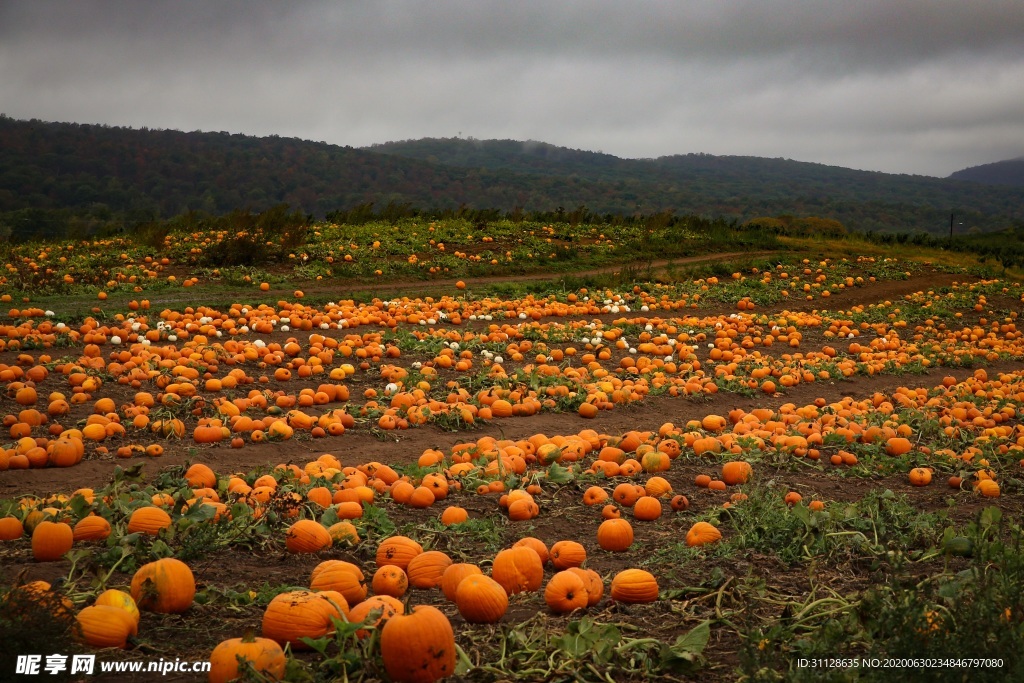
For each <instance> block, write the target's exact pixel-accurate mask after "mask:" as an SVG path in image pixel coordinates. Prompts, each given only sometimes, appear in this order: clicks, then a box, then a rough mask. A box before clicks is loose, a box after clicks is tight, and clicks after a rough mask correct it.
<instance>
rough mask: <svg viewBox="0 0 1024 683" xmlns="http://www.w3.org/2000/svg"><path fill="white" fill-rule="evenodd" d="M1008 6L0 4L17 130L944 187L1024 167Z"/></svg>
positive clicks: (1011, 7) (1017, 8)
mask: <svg viewBox="0 0 1024 683" xmlns="http://www.w3.org/2000/svg"><path fill="white" fill-rule="evenodd" d="M1022 39H1024V3H1020V2H971V3H965V2H937V1H935V0H929V1H916V2H915V1H892V0H890V1H878V0H858V1H857V2H810V1H804V2H799V1H796V0H786V1H781V0H780V1H778V2H767V1H765V0H745V1H733V2H713V3H711V2H645V3H642V4H641V3H633V2H630V3H622V2H610V1H606V2H596V1H595V2H565V1H562V2H558V3H549V2H525V3H524V2H516V3H510V2H496V1H490V2H488V1H484V0H475V1H465V2H441V3H437V2H395V1H385V2H289V3H283V2H276V1H273V2H270V1H267V2H242V1H234V2H199V1H196V2H180V1H177V2H144V3H137V2H101V1H81V0H79V1H76V2H73V3H67V2H50V1H47V0H42V1H40V0H31V1H29V0H7V1H5V2H3V3H0V110H2V111H4V112H5V113H7V114H9V115H11V116H16V117H20V118H31V117H34V118H42V119H47V120H62V121H79V122H89V123H109V124H112V125H132V126H148V127H153V128H180V129H183V130H196V129H201V130H228V131H232V132H244V133H250V134H257V135H266V134H275V133H276V134H280V135H283V136H295V137H303V138H309V139H316V140H325V141H328V142H332V143H336V144H349V145H365V144H370V143H373V142H383V141H386V140H393V139H405V138H415V137H422V136H452V135H455V134H457V133H458V132H460V131H461V132H462V133H463V134H464V135H473V136H475V137H478V138H490V137H499V138H516V139H527V138H531V139H538V140H545V141H548V142H552V143H554V144H561V145H567V146H571V147H579V148H585V149H602V150H604V151H605V152H609V153H613V154H617V155H620V156H627V157H650V156H659V155H663V154H674V153H685V152H691V151H703V152H711V153H715V154H750V155H758V156H773V157H774V156H785V157H790V158H796V159H802V160H808V161H818V162H822V163H829V164H835V165H844V166H852V167H856V168H868V169H876V170H885V171H891V172H908V173H925V174H932V175H946V174H948V173H950V172H951V171H953V170H956V169H958V168H961V167H963V166H967V165H974V164H978V163H984V162H987V161H995V160H998V159H1003V158H1008V157H1012V156H1017V155H1019V154H1021V153H1024V50H1022V49H1021V47H1022V45H1021V43H1022Z"/></svg>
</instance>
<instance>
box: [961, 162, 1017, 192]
mask: <svg viewBox="0 0 1024 683" xmlns="http://www.w3.org/2000/svg"><path fill="white" fill-rule="evenodd" d="M949 177H950V178H955V179H956V180H971V181H974V182H976V183H987V184H989V185H1015V186H1017V187H1024V157H1020V158H1019V159H1007V160H1006V161H997V162H995V163H993V164H982V165H981V166H971V167H970V168H965V169H963V170H960V171H957V172H955V173H953V174H952V175H950V176H949Z"/></svg>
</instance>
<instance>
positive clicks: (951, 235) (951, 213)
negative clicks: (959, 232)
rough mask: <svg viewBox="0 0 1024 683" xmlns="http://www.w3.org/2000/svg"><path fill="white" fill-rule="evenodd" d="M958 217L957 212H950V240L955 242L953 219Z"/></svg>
mask: <svg viewBox="0 0 1024 683" xmlns="http://www.w3.org/2000/svg"><path fill="white" fill-rule="evenodd" d="M954 216H956V213H955V212H952V211H950V213H949V239H950V241H952V240H953V218H954Z"/></svg>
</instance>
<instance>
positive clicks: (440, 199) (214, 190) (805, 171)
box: [0, 116, 1024, 239]
mask: <svg viewBox="0 0 1024 683" xmlns="http://www.w3.org/2000/svg"><path fill="white" fill-rule="evenodd" d="M371 202H372V203H373V204H374V205H375V206H376V207H377V208H378V209H380V208H383V207H384V206H386V205H389V204H394V205H400V206H409V207H415V208H418V209H423V210H446V209H447V210H455V209H458V208H459V207H463V206H464V207H468V208H471V209H498V210H500V211H502V212H511V211H512V210H513V209H517V208H519V209H523V210H525V211H535V212H554V211H556V209H559V208H563V209H564V210H565V211H567V212H569V211H573V210H574V209H576V208H578V207H580V206H585V207H586V208H587V210H588V211H589V212H590V213H591V214H597V215H601V216H606V215H609V214H620V215H634V214H638V213H644V214H650V213H655V212H659V211H671V212H674V213H676V214H679V215H682V214H700V215H705V216H709V217H723V218H726V219H734V220H737V221H746V220H749V219H751V218H754V217H758V216H776V215H780V214H791V215H794V216H798V217H799V216H820V217H823V218H832V219H836V220H839V221H841V222H842V223H843V224H845V225H846V226H847V227H848V228H849V229H854V230H875V231H907V230H924V231H928V232H934V233H940V232H942V231H943V230H944V226H948V224H949V214H950V211H951V210H955V211H956V212H957V215H958V217H959V220H960V221H961V222H963V223H964V224H965V226H976V227H978V228H979V229H982V230H995V229H1000V228H1004V227H1007V226H1008V225H1010V224H1012V223H1013V222H1014V221H1021V220H1024V189H1021V188H1016V187H1008V186H981V185H977V184H974V183H964V182H962V181H959V180H954V179H940V178H928V177H923V176H900V175H889V174H884V173H873V172H868V171H855V170H851V169H845V168H839V167H833V166H825V165H822V164H812V163H805V162H798V161H790V160H784V159H764V158H758V157H728V156H712V155H707V154H686V155H677V156H665V157H660V158H658V159H621V158H618V157H615V156H613V155H610V154H602V153H599V152H587V151H582V150H572V149H567V148H564V147H558V146H555V145H550V144H546V143H542V142H532V141H530V142H520V141H514V140H488V141H480V140H472V139H470V140H467V139H461V138H455V139H430V138H425V139H422V140H409V141H404V142H391V143H385V144H381V145H375V146H373V147H370V148H361V149H356V148H352V147H341V146H337V145H330V144H326V143H322V142H310V141H306V140H299V139H294V138H281V137H277V136H271V137H253V136H247V135H239V134H229V133H205V132H181V131H175V130H149V129H145V128H144V129H131V128H118V127H110V126H101V125H85V124H73V123H47V122H43V121H38V120H32V121H20V120H16V119H12V118H9V117H6V116H0V231H8V232H9V233H10V234H12V235H14V236H15V237H16V238H20V239H24V238H27V237H32V236H40V235H57V234H62V231H63V232H64V233H66V232H68V231H69V230H72V229H73V230H77V231H78V232H82V231H83V230H84V231H85V232H86V233H88V232H89V231H90V230H93V229H95V226H96V225H99V224H104V222H106V224H109V222H110V221H112V220H113V221H117V220H122V221H123V224H124V225H125V226H126V227H127V229H131V228H132V226H134V225H137V224H140V223H142V222H144V221H146V220H150V219H152V218H159V217H163V218H167V217H171V216H174V215H177V214H180V213H183V212H186V211H201V212H206V213H227V212H229V211H232V210H234V209H251V210H254V211H259V210H263V209H266V208H269V207H271V206H274V205H277V204H280V203H287V204H289V205H290V206H291V207H292V209H297V210H300V211H302V212H305V213H311V214H314V215H315V216H324V215H325V214H326V213H329V212H332V211H335V210H338V209H342V210H345V209H350V208H353V207H355V206H358V205H366V204H368V203H371Z"/></svg>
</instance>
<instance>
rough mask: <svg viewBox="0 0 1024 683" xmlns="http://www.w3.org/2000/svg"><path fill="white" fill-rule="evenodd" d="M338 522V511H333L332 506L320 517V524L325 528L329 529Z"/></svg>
mask: <svg viewBox="0 0 1024 683" xmlns="http://www.w3.org/2000/svg"><path fill="white" fill-rule="evenodd" d="M339 521H340V520H339V519H338V511H337V510H336V509H334V506H331V507H329V508H327V510H326V511H325V512H324V514H323V515H322V516H321V517H320V523H321V524H323V525H324V526H325V527H331V526H332V525H334V524H336V523H337V522H339Z"/></svg>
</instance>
